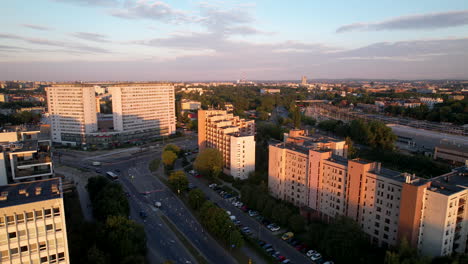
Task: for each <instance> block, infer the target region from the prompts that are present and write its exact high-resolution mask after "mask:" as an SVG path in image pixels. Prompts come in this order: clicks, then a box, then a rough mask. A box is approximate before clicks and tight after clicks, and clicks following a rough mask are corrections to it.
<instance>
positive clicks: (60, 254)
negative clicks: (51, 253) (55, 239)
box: [58, 252, 65, 261]
mask: <svg viewBox="0 0 468 264" xmlns="http://www.w3.org/2000/svg"><path fill="white" fill-rule="evenodd" d="M58 258H59V261H60V260H64V259H65V253H63V252H61V253H58Z"/></svg>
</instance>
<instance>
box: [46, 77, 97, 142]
mask: <svg viewBox="0 0 468 264" xmlns="http://www.w3.org/2000/svg"><path fill="white" fill-rule="evenodd" d="M46 91H47V106H48V109H49V118H50V122H51V126H52V142H57V143H62V144H71V145H76V144H77V143H85V142H86V134H89V133H92V132H96V131H97V130H98V125H97V114H96V97H95V92H94V85H86V84H57V85H52V86H50V87H47V88H46Z"/></svg>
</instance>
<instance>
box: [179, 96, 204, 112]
mask: <svg viewBox="0 0 468 264" xmlns="http://www.w3.org/2000/svg"><path fill="white" fill-rule="evenodd" d="M180 109H181V111H182V112H191V111H198V109H201V103H200V102H198V101H194V100H188V99H182V101H181V103H180Z"/></svg>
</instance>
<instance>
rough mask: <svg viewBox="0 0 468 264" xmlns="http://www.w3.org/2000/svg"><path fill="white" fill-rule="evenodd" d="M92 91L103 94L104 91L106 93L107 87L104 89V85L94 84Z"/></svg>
mask: <svg viewBox="0 0 468 264" xmlns="http://www.w3.org/2000/svg"><path fill="white" fill-rule="evenodd" d="M94 92H96V94H98V95H100V94H105V93H107V89H106V87H102V86H99V85H96V86H94Z"/></svg>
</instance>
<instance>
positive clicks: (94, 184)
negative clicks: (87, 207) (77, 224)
mask: <svg viewBox="0 0 468 264" xmlns="http://www.w3.org/2000/svg"><path fill="white" fill-rule="evenodd" d="M109 183H110V181H109V180H108V179H107V178H106V177H102V176H95V177H91V178H89V179H88V184H87V185H86V189H87V190H88V193H89V198H90V199H91V201H94V199H95V198H96V196H97V195H98V194H99V193H100V192H101V191H102V189H104V186H106V185H107V184H109Z"/></svg>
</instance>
